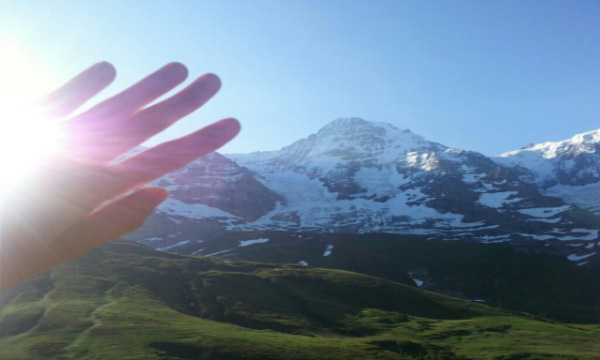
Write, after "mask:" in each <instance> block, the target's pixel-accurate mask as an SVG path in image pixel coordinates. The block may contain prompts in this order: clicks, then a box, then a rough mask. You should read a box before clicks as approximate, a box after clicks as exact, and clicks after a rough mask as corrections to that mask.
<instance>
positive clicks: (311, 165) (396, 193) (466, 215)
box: [134, 118, 598, 261]
mask: <svg viewBox="0 0 600 360" xmlns="http://www.w3.org/2000/svg"><path fill="white" fill-rule="evenodd" d="M522 173H523V171H521V170H519V169H517V171H514V170H513V169H511V168H508V167H504V166H500V165H498V164H497V163H496V162H494V161H493V160H492V159H490V158H488V157H486V156H484V155H482V154H479V153H476V152H471V151H464V150H458V149H452V148H449V147H447V146H444V145H442V144H439V143H435V142H431V141H428V140H426V139H424V138H423V137H421V136H419V135H416V134H413V133H412V132H410V131H409V130H400V129H397V128H395V127H393V126H391V125H389V124H384V123H375V122H369V121H365V120H362V119H358V118H344V119H338V120H335V121H333V122H331V123H330V124H328V125H327V126H325V127H324V128H322V129H321V130H319V131H318V132H317V133H316V134H313V135H311V136H309V137H308V138H305V139H301V140H299V141H297V142H295V143H293V144H291V145H289V146H287V147H284V148H282V149H281V150H279V151H270V152H258V153H252V154H238V155H229V156H227V158H226V157H223V156H221V155H217V154H214V155H212V156H209V157H205V158H203V159H200V160H198V161H196V162H194V163H192V164H191V165H189V166H188V167H186V168H184V169H182V170H180V171H178V172H176V173H174V174H171V175H168V176H167V177H165V178H163V179H160V180H159V181H158V182H157V184H158V185H161V186H165V187H167V188H168V189H169V190H170V191H171V197H170V198H169V199H168V200H167V202H166V203H165V204H163V205H161V207H159V209H158V211H157V212H156V214H155V215H154V216H153V218H152V219H151V220H150V221H148V223H147V224H146V225H145V226H144V227H143V228H142V229H141V230H139V231H138V232H136V233H134V237H135V238H136V239H138V240H142V241H143V242H145V243H147V244H149V245H153V246H155V247H157V248H162V249H168V250H169V251H180V252H186V253H198V254H203V255H209V254H204V253H203V247H204V245H206V244H204V245H203V243H204V242H205V241H210V240H211V239H212V238H214V237H215V236H216V235H218V234H219V233H220V232H221V233H222V232H224V231H227V230H236V231H256V230H284V231H304V232H306V231H313V232H315V231H316V232H339V233H371V232H388V233H403V234H420V235H426V236H427V237H428V238H435V239H446V240H452V239H463V240H469V241H478V242H511V243H530V242H538V241H544V242H546V243H548V244H552V245H553V246H554V247H556V248H559V249H561V251H563V252H564V253H565V255H571V256H578V258H577V259H578V260H581V261H584V259H585V258H584V256H588V255H590V254H591V253H592V250H591V249H592V246H593V244H594V243H593V241H594V240H595V239H596V238H597V236H598V231H597V230H595V229H593V228H589V229H587V228H586V226H585V224H584V223H582V222H580V221H578V219H577V218H574V217H572V216H570V212H571V206H569V205H567V204H565V202H564V201H563V200H561V199H559V198H556V197H549V196H545V195H542V194H540V192H539V191H538V188H537V186H536V185H535V184H533V183H529V182H527V181H524V180H523V179H522V178H520V177H519V176H522ZM210 248H214V247H212V246H211V247H210Z"/></svg>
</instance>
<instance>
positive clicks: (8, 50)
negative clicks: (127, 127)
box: [0, 37, 60, 196]
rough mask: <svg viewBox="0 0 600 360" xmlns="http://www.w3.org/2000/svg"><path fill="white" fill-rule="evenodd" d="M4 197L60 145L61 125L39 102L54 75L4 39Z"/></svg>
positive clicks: (0, 121)
mask: <svg viewBox="0 0 600 360" xmlns="http://www.w3.org/2000/svg"><path fill="white" fill-rule="evenodd" d="M0 54H2V56H0V196H2V195H4V194H5V193H6V192H7V191H10V187H11V186H13V185H14V184H15V183H17V182H19V181H20V180H22V179H23V178H24V177H25V176H27V174H28V173H29V172H30V171H31V170H32V169H33V168H34V167H35V166H36V165H37V164H39V163H40V162H41V161H43V159H45V158H46V157H47V156H49V155H50V154H51V153H52V152H53V151H55V150H56V149H57V148H58V146H59V143H58V142H59V136H60V133H59V123H58V121H57V120H56V119H50V118H49V117H48V116H46V115H45V114H44V112H43V109H42V108H40V107H37V106H35V105H34V104H35V103H36V100H37V99H38V98H39V97H41V95H43V93H44V92H45V91H46V90H47V89H46V88H44V85H45V84H48V83H51V82H52V81H51V80H50V76H49V75H48V74H47V73H44V72H43V71H42V69H41V67H40V65H39V64H36V63H35V61H34V59H33V58H32V57H31V56H28V55H27V54H26V53H25V52H24V51H23V50H22V49H21V48H19V47H18V46H16V45H15V44H14V43H11V42H9V41H6V40H5V39H3V38H2V37H0Z"/></svg>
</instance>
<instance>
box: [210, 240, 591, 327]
mask: <svg viewBox="0 0 600 360" xmlns="http://www.w3.org/2000/svg"><path fill="white" fill-rule="evenodd" d="M249 239H263V240H262V241H264V240H266V239H268V241H266V242H261V243H254V244H251V245H248V246H239V245H240V244H243V243H244V242H246V243H248V242H247V241H248V240H249ZM328 247H330V249H331V250H329V251H327V249H328ZM224 249H226V250H228V251H223V250H224ZM219 251H220V253H218V254H216V255H215V256H217V257H223V258H224V259H230V260H247V261H259V262H279V263H298V262H299V261H304V262H306V263H308V264H309V265H311V266H315V267H323V268H331V269H343V270H349V271H354V272H359V273H363V274H368V275H372V276H377V277H382V278H385V279H388V280H392V281H396V282H400V283H404V284H410V285H413V286H414V285H415V281H413V280H411V278H410V277H409V276H408V275H407V274H409V273H410V274H411V275H412V277H413V278H414V279H417V280H418V281H420V282H422V284H421V285H422V286H421V288H422V289H426V290H431V291H435V292H439V293H443V294H446V295H450V296H454V297H459V298H463V299H469V300H485V302H486V303H487V304H489V305H493V306H498V307H502V308H507V309H513V310H518V311H524V312H528V313H534V314H537V315H542V316H545V317H548V318H552V319H555V320H557V321H564V322H579V323H599V322H600V270H598V269H588V268H584V267H580V266H577V265H576V264H575V263H573V262H571V261H568V260H567V259H565V258H564V256H560V255H561V254H559V253H556V250H553V249H551V248H549V247H546V246H544V245H543V244H538V245H521V246H517V245H508V244H480V243H469V242H464V241H439V240H425V239H424V238H423V237H417V236H406V235H394V234H326V233H301V234H298V233H289V232H275V231H261V232H229V233H226V234H224V235H222V236H221V237H219V238H217V239H215V240H214V241H212V242H210V243H208V242H207V243H206V246H205V251H203V252H202V254H210V253H212V252H219ZM325 253H327V256H324V255H325Z"/></svg>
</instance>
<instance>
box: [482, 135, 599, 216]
mask: <svg viewBox="0 0 600 360" xmlns="http://www.w3.org/2000/svg"><path fill="white" fill-rule="evenodd" d="M494 160H495V161H496V162H497V163H498V164H500V165H502V166H505V167H511V168H513V170H514V171H515V172H516V173H517V174H518V176H519V178H520V179H521V180H523V181H527V182H532V183H535V184H537V185H538V186H539V188H540V191H541V192H542V193H544V194H546V195H550V196H558V197H561V198H562V199H563V200H565V201H566V202H567V203H570V204H576V205H578V206H581V207H584V208H588V209H591V210H600V129H599V130H594V131H589V132H586V133H582V134H578V135H575V136H573V137H572V138H570V139H567V140H564V141H557V142H545V143H541V144H537V145H530V146H528V147H525V148H523V149H520V150H515V151H510V152H507V153H504V154H501V155H500V156H499V157H497V158H494Z"/></svg>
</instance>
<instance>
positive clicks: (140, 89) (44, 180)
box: [0, 63, 240, 290]
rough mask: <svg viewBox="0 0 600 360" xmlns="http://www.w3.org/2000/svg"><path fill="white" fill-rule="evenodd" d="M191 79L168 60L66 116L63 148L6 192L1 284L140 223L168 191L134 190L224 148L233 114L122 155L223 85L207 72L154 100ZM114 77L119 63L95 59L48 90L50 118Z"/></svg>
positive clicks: (235, 126)
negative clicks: (85, 108)
mask: <svg viewBox="0 0 600 360" xmlns="http://www.w3.org/2000/svg"><path fill="white" fill-rule="evenodd" d="M186 77H187V69H186V68H185V67H184V66H183V65H181V64H178V63H172V64H168V65H166V66H165V67H163V68H161V69H159V70H158V71H156V72H155V73H153V74H151V75H149V76H148V77H146V78H145V79H143V80H141V81H140V82H138V83H137V84H135V85H133V86H131V87H130V88H128V89H127V90H125V91H123V92H121V93H120V94H118V95H116V96H114V97H112V98H110V99H107V100H105V101H103V102H101V103H100V104H98V105H96V106H94V107H93V108H91V109H90V110H88V111H85V112H84V113H82V114H79V115H76V116H73V117H71V118H68V119H66V120H65V121H64V122H62V123H61V127H62V133H63V138H62V141H61V146H60V148H59V149H57V151H56V152H55V153H53V154H51V155H50V156H49V158H48V159H47V160H46V161H45V162H44V163H43V164H42V165H41V166H38V167H37V168H36V169H35V170H34V171H33V173H32V174H30V175H29V176H28V177H27V178H26V179H25V180H24V181H22V182H21V183H19V184H18V185H17V186H16V187H15V188H14V189H12V190H11V191H10V193H9V194H8V195H7V196H6V197H5V199H3V209H2V211H3V213H2V219H1V221H2V222H1V227H0V236H1V237H0V290H3V289H6V288H8V287H10V286H12V285H14V284H17V283H19V282H21V281H23V280H25V279H27V278H29V277H31V276H33V275H35V274H37V273H40V272H42V271H45V270H47V269H49V268H50V267H52V266H55V265H58V264H60V263H63V262H66V261H69V260H71V259H74V258H76V257H78V256H80V255H82V254H84V253H86V252H87V251H89V250H91V249H93V248H95V247H97V246H99V245H101V244H103V243H105V242H107V241H110V240H113V239H115V238H118V237H120V236H122V235H124V234H127V233H129V232H131V231H132V230H134V229H136V228H137V227H139V226H141V225H142V224H143V222H144V220H145V219H146V217H147V216H148V215H149V214H150V213H151V212H152V211H153V210H154V208H155V207H156V206H157V205H158V204H160V202H162V201H163V200H164V199H165V198H166V197H167V191H166V190H164V189H161V188H156V187H149V188H143V189H139V190H136V189H137V188H139V187H140V186H141V185H143V184H145V183H147V182H149V181H152V180H154V179H156V178H158V177H161V176H162V175H164V174H166V173H169V172H171V171H174V170H176V169H178V168H180V167H182V166H184V165H186V164H187V163H189V162H191V161H193V160H194V159H196V158H198V157H200V156H202V155H205V154H207V153H209V152H212V151H214V150H216V149H218V148H219V147H221V146H222V145H224V144H225V143H227V142H228V141H229V140H231V139H232V138H233V137H234V136H235V135H236V134H237V133H238V132H239V129H240V126H239V123H238V122H237V121H236V120H234V119H225V120H221V121H219V122H216V123H214V124H211V125H209V126H207V127H205V128H203V129H200V130H198V131H196V132H194V133H192V134H189V135H187V136H185V137H182V138H179V139H177V140H174V141H170V142H166V143H163V144H161V145H158V146H156V147H153V148H151V149H149V150H146V151H144V152H142V153H139V154H137V155H135V156H133V157H131V158H128V159H125V160H123V161H120V162H115V159H116V158H119V157H120V156H122V155H123V154H124V153H126V152H127V151H129V150H131V149H133V148H135V147H136V146H138V145H140V144H141V143H142V142H144V141H145V140H147V139H148V138H150V137H152V136H153V135H155V134H157V133H159V132H161V131H162V130H164V129H166V128H167V127H168V126H170V125H171V124H173V123H174V122H175V121H177V120H179V119H181V118H182V117H184V116H186V115H188V114H189V113H191V112H193V111H194V110H196V109H198V108H199V107H200V106H202V105H203V104H204V103H205V102H206V101H208V100H209V99H210V98H211V97H212V96H213V95H214V94H215V93H216V92H217V91H218V90H219V87H220V81H219V78H218V77H217V76H215V75H212V74H207V75H204V76H201V77H200V78H198V79H197V80H195V81H194V82H193V83H192V84H191V85H189V86H188V87H186V88H185V89H183V90H181V91H180V92H178V93H177V94H175V95H173V96H171V97H170V98H168V99H166V100H163V101H161V102H159V103H157V104H154V105H151V106H148V105H149V104H150V103H151V102H153V101H154V100H156V99H157V98H159V97H160V96H162V95H163V94H165V93H166V92H168V91H170V90H171V89H173V88H175V87H176V86H177V85H179V84H180V83H181V82H183V81H184V80H185V78H186ZM114 78H115V70H114V68H113V67H112V65H110V64H108V63H99V64H96V65H94V66H92V67H91V68H89V69H88V70H86V71H84V72H83V73H81V74H79V75H78V76H77V77H75V78H74V79H73V80H71V81H70V82H69V83H67V84H66V85H64V86H63V87H62V88H60V89H58V90H56V91H55V92H53V93H52V94H50V95H49V96H47V97H46V98H45V99H44V105H45V107H46V108H47V109H48V111H49V112H50V114H51V115H52V116H54V117H59V118H66V117H67V116H69V115H70V114H71V113H72V112H73V111H75V110H76V109H77V108H78V107H79V106H81V105H82V104H83V103H85V102H86V101H87V100H89V99H90V98H92V97H93V96H94V95H96V94H97V93H98V92H99V91H101V90H102V89H103V88H105V87H106V86H108V85H109V84H110V83H111V82H112V81H113V79H114ZM0 111H1V109H0ZM132 190H134V191H133V192H132V193H130V194H128V195H126V196H124V197H121V196H122V195H124V194H126V193H129V192H131V191H132ZM115 199H116V200H115Z"/></svg>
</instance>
